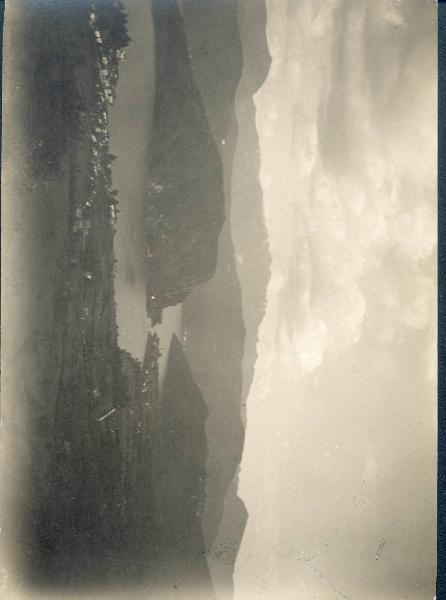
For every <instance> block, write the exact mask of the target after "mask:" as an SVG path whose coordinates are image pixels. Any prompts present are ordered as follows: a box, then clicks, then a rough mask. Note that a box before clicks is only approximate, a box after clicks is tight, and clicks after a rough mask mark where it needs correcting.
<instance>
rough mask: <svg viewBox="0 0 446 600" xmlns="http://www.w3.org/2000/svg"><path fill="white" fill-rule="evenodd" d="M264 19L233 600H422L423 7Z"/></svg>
mask: <svg viewBox="0 0 446 600" xmlns="http://www.w3.org/2000/svg"><path fill="white" fill-rule="evenodd" d="M267 4H268V25H267V35H268V43H269V48H270V52H271V55H272V61H273V62H272V66H271V69H270V72H269V75H268V78H267V80H266V82H265V84H264V85H263V87H262V88H261V89H260V91H259V92H258V93H257V95H256V97H255V104H256V108H257V129H258V133H259V137H260V149H261V164H262V167H261V182H262V188H263V192H264V205H265V213H266V224H267V228H268V235H269V244H270V252H271V256H272V268H271V274H272V278H271V281H270V285H269V288H268V304H267V312H266V316H265V319H264V321H263V323H262V326H261V329H260V335H259V341H258V353H259V357H258V361H257V365H256V373H255V379H254V382H253V385H252V387H251V390H250V394H249V397H248V419H247V423H248V425H247V439H246V446H245V453H244V457H243V461H242V469H241V476H240V487H239V494H240V496H241V497H242V498H243V500H244V501H245V502H246V505H247V509H248V512H249V515H250V517H249V521H248V526H247V530H246V532H245V536H244V539H243V542H242V548H241V552H240V555H239V558H238V562H237V565H236V575H235V587H236V592H237V593H236V597H237V598H238V599H240V600H249V599H250V598H279V597H280V598H281V599H284V600H286V599H287V598H293V599H294V598H301V599H302V600H307V599H310V598H317V599H318V600H325V599H327V600H328V599H332V598H333V599H336V598H350V599H353V598H361V600H362V599H368V598H370V599H371V600H378V599H382V600H387V599H391V598H395V600H396V599H402V598H414V599H415V598H416V599H417V600H418V599H420V600H421V599H425V598H426V599H427V598H433V596H434V576H435V468H436V464H435V460H436V456H435V452H436V443H435V436H436V430H435V426H436V420H435V419H436V403H435V370H436V364H435V339H436V338H435V335H436V334H435V325H436V324H435V309H436V272H435V258H436V256H435V251H436V246H435V244H436V5H435V3H434V2H430V1H424V0H403V1H398V0H389V1H386V0H378V1H375V2H367V1H366V0H353V1H349V0H331V1H329V0H328V1H327V0H318V1H311V2H310V1H305V2H289V1H288V2H287V1H285V0H268V3H267Z"/></svg>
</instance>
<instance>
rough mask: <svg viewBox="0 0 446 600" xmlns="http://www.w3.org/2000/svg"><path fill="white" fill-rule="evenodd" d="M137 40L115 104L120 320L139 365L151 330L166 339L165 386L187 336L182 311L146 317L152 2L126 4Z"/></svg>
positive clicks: (124, 342) (125, 343)
mask: <svg viewBox="0 0 446 600" xmlns="http://www.w3.org/2000/svg"><path fill="white" fill-rule="evenodd" d="M126 9H127V11H128V32H129V35H130V37H131V39H132V42H131V44H130V46H129V47H128V48H127V52H126V57H125V59H124V60H123V61H122V62H121V63H120V67H119V83H118V89H117V94H116V99H115V103H114V104H113V106H111V107H110V111H109V130H110V151H111V153H112V154H114V155H115V156H117V158H116V160H115V161H114V163H113V165H112V172H113V185H114V186H115V188H116V189H118V190H119V196H118V200H119V205H118V208H119V211H120V212H119V213H118V219H117V223H116V234H115V240H114V249H115V257H116V260H117V265H116V276H115V301H116V313H117V314H116V316H117V323H118V329H119V345H120V347H121V348H122V349H124V350H126V351H127V352H130V353H131V354H132V355H133V356H134V357H135V358H137V359H138V360H142V359H143V357H144V350H145V345H146V341H147V334H148V332H149V331H151V332H152V333H153V332H156V333H157V334H158V335H159V337H160V347H161V352H162V357H161V359H160V383H161V384H162V382H163V379H164V375H165V371H166V366H167V358H168V350H169V346H170V340H171V338H172V335H173V334H176V335H178V337H179V338H180V339H181V337H182V306H181V305H178V306H175V307H170V308H168V309H165V310H164V311H163V323H162V324H161V325H158V326H156V327H151V323H150V320H149V319H148V318H147V312H146V287H145V285H146V259H147V245H146V233H145V227H144V204H145V202H146V197H147V193H146V192H147V178H148V165H149V150H150V133H151V126H152V115H153V103H154V97H155V60H154V32H153V23H152V14H151V8H150V3H148V2H147V1H146V0H138V1H135V0H133V1H131V2H127V3H126Z"/></svg>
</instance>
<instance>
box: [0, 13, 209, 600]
mask: <svg viewBox="0 0 446 600" xmlns="http://www.w3.org/2000/svg"><path fill="white" fill-rule="evenodd" d="M117 4H118V3H113V6H115V5H117ZM52 6H53V4H52V3H44V4H42V6H39V7H38V8H36V10H35V11H34V12H33V11H32V12H31V13H29V14H28V15H27V17H28V19H29V20H28V21H27V24H28V25H29V30H28V34H29V36H30V39H32V43H31V44H30V47H29V48H27V51H28V50H29V60H31V57H33V56H34V59H36V57H37V62H38V64H39V65H40V66H39V68H38V71H39V74H40V76H41V80H40V81H39V82H38V84H36V82H33V81H32V76H31V75H32V70H29V69H27V68H26V67H25V72H24V76H23V80H24V81H25V82H26V83H27V87H26V99H25V100H26V102H32V107H33V115H34V119H32V120H31V121H26V120H25V121H24V122H23V123H21V126H23V129H24V131H25V137H26V139H27V148H26V152H25V153H24V155H26V157H27V162H26V166H27V168H26V171H25V186H24V187H25V188H26V191H25V192H23V197H24V199H23V201H22V199H21V203H20V207H21V208H20V213H18V214H17V215H16V218H17V219H18V222H20V220H22V222H23V219H24V217H23V214H21V213H22V212H23V213H26V217H28V216H29V223H28V222H27V221H26V223H27V234H28V235H27V236H25V237H24V238H23V239H22V241H21V243H22V247H21V249H20V251H21V252H22V253H23V256H24V258H26V265H21V266H22V267H23V268H24V272H25V273H29V278H30V284H29V290H28V292H30V290H32V293H33V298H32V302H30V303H29V306H28V307H27V310H26V312H25V313H24V315H25V319H26V326H27V335H26V340H27V343H26V346H24V347H23V349H22V351H21V354H20V356H18V358H17V360H18V362H19V363H20V365H21V373H20V375H21V378H23V383H22V381H20V382H19V385H18V386H17V385H16V386H15V387H16V388H17V390H18V392H17V394H18V400H19V403H20V410H18V409H17V408H16V407H12V406H11V405H10V404H9V402H8V403H7V404H8V406H7V414H8V418H9V416H12V419H11V422H14V421H15V420H17V419H16V417H17V415H19V414H20V416H21V417H23V416H24V415H26V424H25V421H23V422H22V421H21V422H20V426H21V427H22V428H23V430H21V431H20V434H21V435H20V440H18V439H17V440H14V442H13V444H12V446H13V447H14V448H13V450H12V452H13V451H14V449H16V448H17V447H18V445H19V444H22V445H23V447H25V446H26V448H24V450H23V455H24V456H26V475H24V477H23V481H24V485H23V486H22V487H21V488H20V489H18V490H17V492H15V493H16V497H15V498H16V499H17V498H20V505H18V508H17V515H18V520H17V521H15V525H14V523H13V524H12V525H11V526H10V527H8V528H7V529H8V532H9V533H10V536H11V539H12V540H13V544H14V548H17V552H18V554H19V555H20V562H21V564H22V566H23V570H22V571H21V572H20V577H21V579H22V580H23V581H24V582H26V583H27V584H32V585H34V586H38V587H39V588H43V589H48V588H55V587H56V588H58V589H59V590H61V591H62V590H64V591H67V590H73V591H76V592H78V591H81V590H82V589H84V588H87V587H91V586H94V587H99V588H103V587H104V586H117V585H119V586H121V585H123V584H129V585H130V584H131V585H134V584H135V583H137V584H140V585H142V586H143V587H147V589H149V590H150V589H151V588H153V587H154V586H155V587H156V586H157V585H158V584H159V585H160V586H162V587H164V588H165V587H166V586H167V588H169V589H178V590H180V591H181V590H182V589H183V588H184V586H189V587H190V586H192V585H193V586H198V587H199V588H201V589H202V590H203V595H202V597H203V598H211V597H212V588H211V585H210V578H209V573H208V570H207V563H206V557H205V553H204V551H203V541H202V534H201V507H202V504H203V495H204V486H205V479H206V473H205V468H204V465H205V460H206V439H205V433H204V423H205V420H206V414H207V413H206V409H205V407H204V404H203V400H202V397H201V395H200V392H199V390H198V388H197V387H196V385H195V384H194V382H193V379H192V376H191V373H190V370H189V368H188V366H187V362H186V360H185V358H184V356H183V354H182V351H181V347H180V346H179V343H178V340H176V339H175V340H174V342H173V343H172V349H171V356H170V357H169V367H168V375H167V383H166V390H165V394H164V400H165V402H163V404H162V405H161V406H160V402H159V393H158V375H159V374H158V359H159V356H160V354H159V340H158V338H157V336H156V335H151V334H149V335H148V340H147V347H146V353H145V357H144V361H143V363H142V364H140V363H139V362H137V361H136V360H134V359H133V357H132V356H131V355H129V354H128V353H126V352H123V351H122V350H121V349H120V348H119V345H118V331H117V326H116V311H115V303H114V264H115V259H114V251H113V238H114V226H115V220H116V212H117V211H116V208H117V197H116V196H117V192H116V191H115V190H113V186H112V181H111V162H112V160H113V157H112V156H111V155H110V153H109V139H108V138H109V133H108V106H109V104H111V103H112V102H113V94H114V89H115V85H116V78H117V75H118V72H117V65H118V63H116V64H114V62H113V61H114V59H113V60H112V58H113V57H115V58H116V56H117V55H115V54H114V53H115V52H116V51H117V50H120V49H121V47H122V46H119V47H116V46H115V42H116V39H115V38H112V39H110V38H109V37H108V36H109V33H110V31H114V30H113V28H110V23H109V21H107V19H106V18H105V16H104V14H103V13H101V8H103V7H106V6H107V3H106V2H103V3H99V4H98V3H96V8H95V9H93V8H92V6H93V5H92V4H90V3H89V2H86V3H83V2H79V3H78V4H73V5H69V6H68V8H67V13H66V14H65V13H64V12H63V11H60V10H59V9H60V5H59V4H58V5H57V7H56V8H55V11H56V12H54V13H53V12H51V8H52ZM110 6H111V4H110ZM68 9H69V10H68ZM101 14H102V17H104V18H102V17H101ZM117 22H118V23H121V25H122V24H123V23H125V20H122V19H118V20H117ZM57 24H59V25H62V24H63V27H62V26H61V27H60V31H61V32H63V34H64V35H67V36H68V39H69V40H71V42H72V44H68V45H67V46H65V45H64V38H63V36H62V35H59V33H57V31H56V29H55V28H56V26H57ZM31 28H32V36H31ZM48 30H50V31H51V35H50V36H48V40H47V42H46V44H47V46H45V35H46V32H47V31H48ZM114 35H115V36H117V39H118V40H121V42H122V43H124V42H123V40H124V41H125V40H127V38H126V35H125V32H122V31H121V30H118V31H115V32H114ZM22 39H23V38H22ZM39 44H43V46H44V52H43V54H42V53H41V48H40V46H39ZM73 48H74V49H75V52H76V57H77V58H76V60H75V61H73V62H69V60H68V58H67V56H66V53H70V52H71V50H72V49H73ZM110 52H111V54H110ZM42 56H47V57H49V58H50V59H51V60H50V61H49V62H48V61H47V62H45V61H43V59H42ZM104 59H106V60H104ZM42 61H43V62H42ZM60 65H63V68H62V71H61V66H60ZM107 65H108V66H107ZM28 66H29V65H28ZM61 72H62V73H63V74H64V78H65V80H67V81H70V82H72V84H73V86H75V88H76V89H77V90H78V94H79V102H77V101H76V102H75V103H73V104H67V103H65V102H64V101H62V100H63V96H62V97H60V94H59V87H58V85H56V84H57V81H58V79H60V74H61ZM53 80H54V81H53ZM45 81H46V82H47V86H45ZM53 83H54V84H55V85H54V86H53ZM36 85H37V86H38V87H37V88H36V87H35V86H36ZM70 85H71V84H70ZM33 86H34V87H33ZM31 94H34V95H32V97H31ZM53 95H54V97H53ZM46 101H49V103H50V105H51V106H52V108H53V110H54V111H55V114H54V119H55V121H56V122H57V123H59V124H63V123H65V124H66V125H67V129H66V130H63V131H62V130H61V131H60V135H61V136H62V138H63V140H62V142H63V143H62V142H61V141H60V140H59V139H58V138H57V136H56V131H55V130H53V128H52V124H50V125H49V127H48V128H46V127H45V119H46V118H47V117H48V114H47V112H46V108H45V106H44V104H45V102H46ZM26 102H25V104H26ZM56 113H57V114H56ZM70 116H71V117H73V118H72V119H71V120H70V118H71V117H70ZM54 141H56V142H61V145H60V147H59V153H58V155H57V156H56V155H55V154H53V153H52V149H51V147H50V145H51V143H53V142H54ZM51 157H54V160H53V158H51ZM56 159H57V160H56ZM39 165H40V167H39ZM23 207H25V208H26V210H22V209H23ZM30 241H32V243H33V244H34V247H30V246H28V245H27V243H29V242H30ZM27 297H28V296H27ZM172 431H174V432H175V434H174V435H172ZM22 497H23V498H24V499H23V500H22ZM182 586H183V587H182ZM199 593H200V594H201V592H199ZM196 597H199V596H196Z"/></svg>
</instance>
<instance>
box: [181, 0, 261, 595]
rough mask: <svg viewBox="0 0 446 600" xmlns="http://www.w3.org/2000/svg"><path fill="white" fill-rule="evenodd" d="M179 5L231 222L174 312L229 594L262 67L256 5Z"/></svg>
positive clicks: (209, 528) (248, 369) (209, 539)
mask: <svg viewBox="0 0 446 600" xmlns="http://www.w3.org/2000/svg"><path fill="white" fill-rule="evenodd" d="M180 5H181V8H182V14H183V18H184V22H185V30H186V36H187V42H188V46H189V49H190V54H191V56H192V68H193V71H194V78H195V81H196V83H197V87H198V89H199V91H200V95H201V97H202V99H203V104H204V107H205V110H206V115H207V118H208V122H209V126H210V129H211V131H212V135H213V137H214V140H215V142H216V144H217V147H218V149H219V152H220V155H221V159H222V164H223V168H224V175H225V178H224V184H225V210H226V214H227V215H232V217H231V222H230V226H229V219H228V220H227V221H226V223H225V225H224V227H223V229H222V232H221V234H220V240H219V256H218V261H217V267H216V271H215V274H214V276H213V277H212V279H210V280H209V281H208V282H207V283H205V284H203V285H201V286H199V287H197V288H195V289H194V291H193V292H192V293H191V294H190V296H189V297H188V298H187V299H186V300H185V302H184V326H185V328H186V331H187V345H186V347H185V353H186V356H187V358H188V361H189V364H190V365H191V369H192V371H193V373H194V376H195V380H196V381H197V384H198V385H199V386H200V389H201V391H202V393H203V397H204V399H205V401H206V404H207V406H208V410H209V418H208V422H207V433H208V447H209V458H208V463H207V471H208V479H207V489H206V503H205V512H204V516H203V528H204V534H205V539H206V543H207V549H208V552H209V561H210V565H211V567H212V576H213V579H214V581H215V585H218V586H221V587H222V588H230V587H231V585H232V573H233V566H234V562H235V560H236V557H237V553H238V549H239V545H240V542H241V539H242V535H243V531H244V527H245V524H246V520H247V513H246V509H245V507H244V505H243V502H242V501H241V500H240V498H238V496H237V473H238V468H239V464H240V461H241V457H242V451H243V443H244V422H243V416H244V413H245V410H246V409H245V406H246V397H247V394H248V391H249V387H250V384H251V381H252V377H253V373H254V364H255V361H256V356H257V352H256V344H257V333H258V328H259V326H260V323H261V321H262V318H263V315H264V311H265V304H266V288H267V284H268V281H269V277H270V273H269V267H270V255H269V250H268V239H267V232H266V228H265V223H264V215H263V199H262V190H261V187H260V183H259V168H260V158H259V146H258V139H257V132H256V125H255V106H254V102H253V94H254V93H255V91H256V90H257V89H258V88H259V87H260V85H261V84H262V82H263V81H264V79H265V77H266V74H267V73H268V69H269V65H270V62H271V59H270V56H269V53H268V45H267V40H266V8H265V3H264V2H263V1H259V0H243V1H241V2H237V1H235V0H227V1H225V2H201V1H200V0H180ZM236 108H237V114H236ZM236 152H237V155H236V154H235V153H236ZM233 240H235V241H236V247H237V260H236V256H235V254H236V252H235V249H234V242H233ZM223 507H224V512H223Z"/></svg>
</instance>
